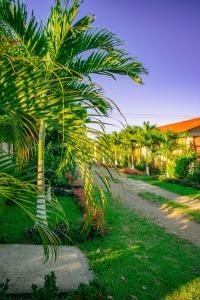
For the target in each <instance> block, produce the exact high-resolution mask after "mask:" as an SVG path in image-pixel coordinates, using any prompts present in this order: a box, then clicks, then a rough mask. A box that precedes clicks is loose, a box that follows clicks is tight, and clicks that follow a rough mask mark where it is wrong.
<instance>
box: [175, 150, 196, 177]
mask: <svg viewBox="0 0 200 300" xmlns="http://www.w3.org/2000/svg"><path fill="white" fill-rule="evenodd" d="M195 159H196V154H194V153H191V154H187V155H182V156H180V157H178V158H176V160H175V166H174V175H175V177H177V178H179V179H182V178H186V177H187V176H188V175H189V174H190V165H191V163H194V162H195Z"/></svg>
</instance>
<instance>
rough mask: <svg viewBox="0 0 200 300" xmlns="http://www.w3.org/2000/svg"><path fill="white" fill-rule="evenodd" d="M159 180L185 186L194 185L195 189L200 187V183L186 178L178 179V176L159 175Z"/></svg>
mask: <svg viewBox="0 0 200 300" xmlns="http://www.w3.org/2000/svg"><path fill="white" fill-rule="evenodd" d="M158 180H160V181H164V182H168V183H174V184H181V185H183V186H187V187H192V188H195V189H200V184H198V183H195V182H192V181H189V180H188V179H187V178H186V179H178V178H166V177H164V176H162V177H161V176H159V178H158Z"/></svg>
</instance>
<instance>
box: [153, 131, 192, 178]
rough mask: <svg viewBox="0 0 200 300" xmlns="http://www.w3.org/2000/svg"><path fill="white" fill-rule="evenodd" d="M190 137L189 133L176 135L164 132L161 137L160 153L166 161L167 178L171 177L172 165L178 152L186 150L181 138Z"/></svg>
mask: <svg viewBox="0 0 200 300" xmlns="http://www.w3.org/2000/svg"><path fill="white" fill-rule="evenodd" d="M186 136H188V134H187V133H176V132H172V131H166V132H163V133H162V135H161V143H160V149H159V151H158V153H160V154H161V155H162V157H163V158H164V160H165V170H166V177H169V176H170V164H171V162H172V161H173V158H174V156H175V154H177V151H179V150H181V149H184V148H185V145H183V144H181V143H180V142H179V140H180V138H182V137H186Z"/></svg>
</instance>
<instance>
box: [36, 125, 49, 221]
mask: <svg viewBox="0 0 200 300" xmlns="http://www.w3.org/2000/svg"><path fill="white" fill-rule="evenodd" d="M44 149H45V122H44V121H43V120H40V129H39V141H38V173H37V188H38V196H37V220H38V221H39V222H40V223H42V224H43V225H47V213H46V196H45V179H44Z"/></svg>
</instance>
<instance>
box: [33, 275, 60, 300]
mask: <svg viewBox="0 0 200 300" xmlns="http://www.w3.org/2000/svg"><path fill="white" fill-rule="evenodd" d="M32 291H33V293H32V297H31V299H32V300H58V299H59V297H58V288H57V286H56V276H55V273H54V272H51V274H50V275H45V277H44V287H42V288H38V287H37V285H35V284H33V285H32Z"/></svg>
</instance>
